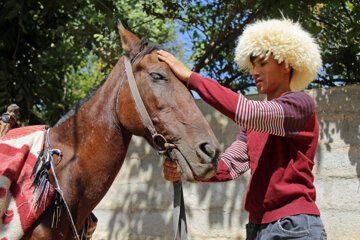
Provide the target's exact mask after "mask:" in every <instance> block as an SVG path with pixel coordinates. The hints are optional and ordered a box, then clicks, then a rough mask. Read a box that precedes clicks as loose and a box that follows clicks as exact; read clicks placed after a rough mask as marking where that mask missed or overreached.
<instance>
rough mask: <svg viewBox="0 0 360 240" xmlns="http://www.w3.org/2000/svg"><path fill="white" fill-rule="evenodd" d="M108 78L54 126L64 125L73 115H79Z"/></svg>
mask: <svg viewBox="0 0 360 240" xmlns="http://www.w3.org/2000/svg"><path fill="white" fill-rule="evenodd" d="M107 78H108V76H106V77H105V78H104V79H103V80H102V81H101V82H100V83H99V84H98V85H96V86H95V87H93V88H92V89H91V90H90V92H89V93H88V94H86V96H85V97H84V98H82V99H80V100H79V102H77V103H76V104H75V106H73V107H72V108H71V109H70V110H69V111H68V112H67V113H66V114H65V115H64V116H62V117H61V118H60V119H59V120H58V121H57V123H56V124H55V125H54V127H56V126H58V125H60V124H62V123H63V122H65V121H66V120H67V119H69V118H70V117H71V116H72V115H74V114H75V113H77V111H79V109H80V108H81V107H82V106H84V105H85V103H87V102H88V101H89V100H90V99H91V98H92V97H93V96H94V95H95V94H96V93H97V91H98V90H99V88H100V87H101V86H102V85H103V84H104V82H105V81H106V79H107Z"/></svg>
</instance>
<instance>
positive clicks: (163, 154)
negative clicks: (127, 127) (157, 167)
mask: <svg viewBox="0 0 360 240" xmlns="http://www.w3.org/2000/svg"><path fill="white" fill-rule="evenodd" d="M134 59H136V56H135V57H134ZM124 62H125V72H126V76H127V79H128V82H129V86H130V91H131V95H132V97H133V99H134V101H135V104H136V108H137V110H138V112H139V114H140V116H141V119H142V121H143V123H144V125H145V127H146V128H147V129H148V130H149V132H150V134H151V138H152V143H153V146H154V147H155V148H156V149H157V150H158V154H159V156H160V159H161V160H162V161H164V160H165V159H166V158H169V159H171V160H173V159H172V158H171V157H170V155H169V152H170V150H171V149H172V148H176V146H175V145H174V144H172V143H168V142H167V140H166V138H165V137H164V136H163V135H162V134H159V133H158V132H157V131H156V129H155V127H154V124H153V122H152V120H151V119H150V116H149V113H148V112H147V110H146V108H145V105H144V102H143V101H142V99H141V96H140V93H139V89H138V87H137V85H136V82H135V77H134V73H133V71H132V66H131V62H130V59H129V58H128V57H127V56H124ZM123 81H124V77H123V78H122V81H121V84H120V88H119V91H118V96H117V99H116V110H117V108H118V101H119V95H120V89H121V87H122V84H123ZM117 113H118V111H116V114H117ZM173 161H174V160H173ZM173 188H174V216H173V227H174V239H177V236H179V237H180V239H181V240H185V239H187V226H186V215H185V204H184V196H183V191H182V184H181V180H180V181H177V182H173Z"/></svg>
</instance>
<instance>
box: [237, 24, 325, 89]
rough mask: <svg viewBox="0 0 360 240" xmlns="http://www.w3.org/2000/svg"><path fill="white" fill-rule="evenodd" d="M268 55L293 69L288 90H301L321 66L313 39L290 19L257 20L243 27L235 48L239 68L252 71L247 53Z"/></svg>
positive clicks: (314, 76)
mask: <svg viewBox="0 0 360 240" xmlns="http://www.w3.org/2000/svg"><path fill="white" fill-rule="evenodd" d="M270 54H272V55H273V56H274V58H275V59H276V60H277V61H278V62H279V63H282V62H283V61H284V62H285V66H286V67H288V66H289V65H290V66H291V67H292V68H293V69H294V70H293V71H294V72H293V75H292V78H291V82H290V88H291V90H302V89H304V88H305V87H306V86H307V85H309V83H310V82H311V81H313V80H314V79H315V78H316V76H317V73H318V71H319V69H320V67H321V65H322V61H321V55H320V49H319V46H318V44H317V43H316V41H315V39H314V38H313V37H312V36H311V35H310V33H308V32H307V31H305V30H304V29H303V28H302V27H301V26H300V24H299V23H298V22H296V23H294V22H293V21H291V20H289V19H272V20H260V21H257V22H255V23H252V24H249V25H247V26H246V27H245V29H244V32H243V33H242V35H241V36H240V37H239V42H238V45H237V47H236V50H235V62H236V63H237V64H238V66H239V67H240V69H242V70H246V71H249V72H250V73H252V71H253V66H252V64H251V62H250V56H260V57H265V59H267V58H268V57H269V56H270Z"/></svg>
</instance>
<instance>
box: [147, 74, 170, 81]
mask: <svg viewBox="0 0 360 240" xmlns="http://www.w3.org/2000/svg"><path fill="white" fill-rule="evenodd" d="M150 76H151V77H152V78H153V79H155V80H165V81H166V80H167V79H166V77H165V76H163V75H161V74H160V73H150Z"/></svg>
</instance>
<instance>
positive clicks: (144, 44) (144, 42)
mask: <svg viewBox="0 0 360 240" xmlns="http://www.w3.org/2000/svg"><path fill="white" fill-rule="evenodd" d="M138 44H139V45H140V46H139V48H140V49H141V51H140V52H139V53H137V54H136V55H135V56H134V57H133V59H131V62H132V63H133V62H135V61H136V60H138V59H141V58H143V57H144V56H145V55H147V54H150V53H152V52H153V51H154V50H166V49H165V48H164V47H163V46H162V45H160V44H157V43H154V42H151V41H150V40H148V39H146V38H142V39H141V41H140V42H139V43H138Z"/></svg>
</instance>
